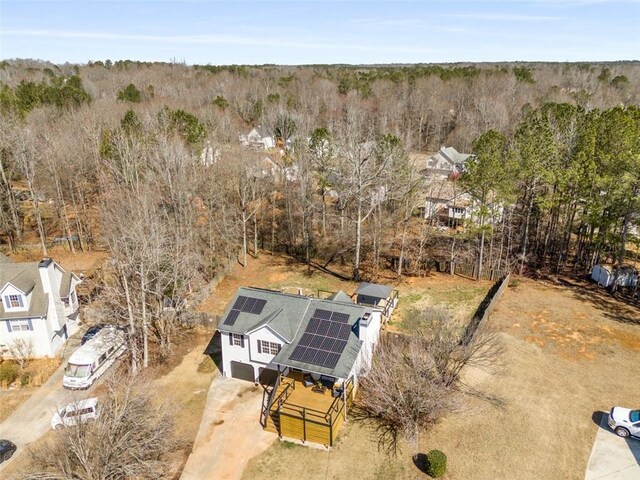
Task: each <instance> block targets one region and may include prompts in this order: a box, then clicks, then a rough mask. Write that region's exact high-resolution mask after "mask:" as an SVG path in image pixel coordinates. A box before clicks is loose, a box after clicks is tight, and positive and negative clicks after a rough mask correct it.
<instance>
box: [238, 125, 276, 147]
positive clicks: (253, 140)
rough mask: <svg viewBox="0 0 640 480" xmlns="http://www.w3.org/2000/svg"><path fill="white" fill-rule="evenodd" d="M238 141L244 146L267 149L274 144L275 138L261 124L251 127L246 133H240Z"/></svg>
mask: <svg viewBox="0 0 640 480" xmlns="http://www.w3.org/2000/svg"><path fill="white" fill-rule="evenodd" d="M239 138H240V143H242V145H243V146H244V147H246V148H254V149H257V150H262V149H264V150H268V149H270V148H274V147H275V146H276V139H275V138H274V137H273V135H272V134H271V132H269V130H268V129H267V128H265V127H263V126H261V125H258V126H257V127H255V128H252V129H251V131H250V132H249V133H247V134H244V135H240V137H239Z"/></svg>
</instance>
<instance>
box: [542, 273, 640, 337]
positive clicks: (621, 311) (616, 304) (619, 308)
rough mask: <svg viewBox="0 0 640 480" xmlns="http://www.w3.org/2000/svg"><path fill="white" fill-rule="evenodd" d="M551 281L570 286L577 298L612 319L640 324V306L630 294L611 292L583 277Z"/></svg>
mask: <svg viewBox="0 0 640 480" xmlns="http://www.w3.org/2000/svg"><path fill="white" fill-rule="evenodd" d="M549 281H550V282H551V283H552V284H554V285H559V286H563V287H567V288H570V289H571V292H572V294H573V295H574V296H575V297H576V298H578V299H580V300H581V301H583V302H586V303H590V304H591V305H592V306H593V307H595V308H596V309H598V310H600V311H602V312H603V315H604V316H605V317H607V318H610V319H611V320H614V321H616V322H620V323H626V324H628V325H637V326H640V308H639V307H640V306H639V305H638V303H637V302H636V301H635V300H634V299H633V298H632V297H631V296H630V295H624V294H622V293H616V294H611V293H610V292H609V291H608V290H605V289H603V288H602V287H599V286H598V285H597V284H595V283H593V282H591V281H589V280H585V279H583V278H574V277H571V278H569V277H565V278H557V279H555V280H550V279H549Z"/></svg>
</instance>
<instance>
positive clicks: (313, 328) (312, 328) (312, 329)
mask: <svg viewBox="0 0 640 480" xmlns="http://www.w3.org/2000/svg"><path fill="white" fill-rule="evenodd" d="M321 322H322V321H321V320H320V319H319V318H312V319H311V320H309V324H308V325H307V329H306V330H305V332H308V333H316V332H317V331H318V328H319V327H320V323H321Z"/></svg>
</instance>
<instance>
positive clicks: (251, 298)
mask: <svg viewBox="0 0 640 480" xmlns="http://www.w3.org/2000/svg"><path fill="white" fill-rule="evenodd" d="M382 318H383V308H379V307H377V306H373V305H371V306H369V305H357V304H355V303H353V300H351V298H350V297H349V296H348V295H347V294H345V293H344V292H338V293H336V294H334V295H333V296H332V297H330V298H328V299H322V298H318V297H309V296H303V295H291V294H286V293H282V292H278V291H271V290H263V289H258V288H249V287H242V288H239V289H238V291H237V292H236V295H235V296H234V298H233V299H232V301H231V303H230V304H229V306H228V308H227V310H226V312H225V313H224V315H223V317H222V321H221V322H220V323H219V324H218V331H219V332H220V334H221V341H222V374H223V375H224V376H227V377H233V378H239V379H243V380H248V381H251V382H256V383H258V382H260V383H262V385H263V387H264V388H265V395H264V399H263V408H262V415H261V422H262V425H263V426H264V427H265V429H267V430H271V431H275V432H277V433H278V434H279V435H281V436H284V437H292V438H297V439H300V440H303V441H312V442H315V443H320V444H324V445H328V446H329V445H332V444H333V439H334V437H335V434H337V431H338V429H339V427H340V425H341V423H342V421H343V420H344V418H345V412H346V408H347V402H348V401H349V400H350V399H351V398H352V395H353V392H354V391H355V389H356V388H357V384H358V377H359V376H360V375H361V374H364V373H366V372H367V371H368V369H369V368H370V366H371V361H372V356H373V351H374V349H375V346H376V344H377V342H378V339H379V335H380V327H381V322H382ZM301 412H302V413H301ZM304 412H306V414H305V413H304ZM309 422H311V423H313V428H312V427H311V426H310V423H309ZM314 432H315V433H314Z"/></svg>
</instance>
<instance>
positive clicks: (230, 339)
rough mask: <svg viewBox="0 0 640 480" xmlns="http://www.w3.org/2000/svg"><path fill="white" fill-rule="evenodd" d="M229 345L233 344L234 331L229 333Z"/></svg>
mask: <svg viewBox="0 0 640 480" xmlns="http://www.w3.org/2000/svg"><path fill="white" fill-rule="evenodd" d="M229 345H231V346H233V333H230V334H229Z"/></svg>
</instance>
